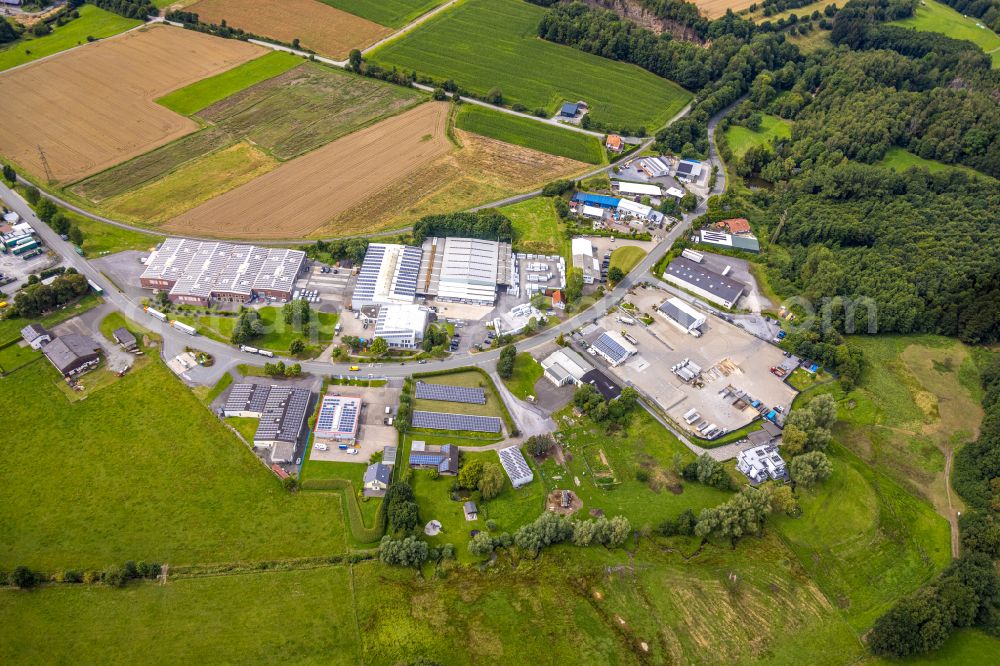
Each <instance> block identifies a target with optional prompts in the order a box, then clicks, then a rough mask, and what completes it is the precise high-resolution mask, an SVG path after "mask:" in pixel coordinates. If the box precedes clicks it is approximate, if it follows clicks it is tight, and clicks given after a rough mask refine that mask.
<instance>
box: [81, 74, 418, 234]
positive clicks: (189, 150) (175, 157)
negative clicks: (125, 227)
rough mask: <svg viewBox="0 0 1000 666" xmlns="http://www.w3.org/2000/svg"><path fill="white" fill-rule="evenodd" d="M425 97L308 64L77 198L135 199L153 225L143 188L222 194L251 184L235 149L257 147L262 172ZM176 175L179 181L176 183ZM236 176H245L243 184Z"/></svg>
mask: <svg viewBox="0 0 1000 666" xmlns="http://www.w3.org/2000/svg"><path fill="white" fill-rule="evenodd" d="M254 62H256V61H254ZM425 98H426V97H425V95H424V94H423V93H420V92H418V91H416V90H413V89H409V88H403V87H400V86H393V85H389V84H386V83H383V82H381V81H376V80H374V79H366V78H362V77H358V76H353V75H350V74H347V73H345V72H343V71H340V70H338V69H335V68H332V67H326V66H323V65H319V64H316V63H305V64H303V65H300V66H299V67H296V68H294V69H291V70H288V71H287V72H285V73H284V74H279V75H277V76H273V77H271V78H269V79H267V80H264V81H261V82H260V83H257V84H255V85H252V86H250V87H249V88H246V89H245V90H241V91H240V92H237V93H235V94H232V95H229V96H228V97H226V98H224V99H222V100H221V101H219V102H216V103H215V104H212V105H211V106H208V107H206V108H204V109H202V110H200V111H199V112H198V117H199V118H202V119H203V120H205V121H207V122H209V123H211V126H210V127H207V128H205V129H203V130H201V131H199V132H195V133H193V134H189V135H187V136H184V137H182V138H180V139H178V140H177V141H174V142H172V143H169V144H167V145H165V146H162V147H160V148H156V149H155V150H151V151H150V152H148V153H145V154H144V155H140V156H139V157H136V158H134V159H132V160H129V161H128V162H125V163H123V164H120V165H118V166H115V167H112V168H111V169H107V170H106V171H102V172H101V173H99V174H96V175H94V176H91V177H90V178H87V179H86V180H84V181H81V182H80V183H77V184H76V185H74V186H73V187H72V188H70V191H71V193H72V194H74V195H77V196H79V197H82V198H83V199H86V200H89V201H90V202H93V203H97V204H101V203H103V202H105V201H106V200H109V199H111V198H112V197H116V196H120V195H123V194H125V193H126V192H128V193H133V192H134V193H135V194H134V196H136V197H139V198H142V199H143V201H145V202H146V205H145V207H141V206H129V208H128V210H127V211H124V212H125V213H127V214H128V215H130V216H131V217H132V219H134V220H135V221H136V222H140V223H147V224H148V220H149V219H153V218H156V217H157V215H160V216H161V217H162V210H161V205H160V204H159V203H157V202H158V197H157V196H151V195H150V196H145V197H143V196H142V192H140V191H139V188H142V187H143V186H145V187H147V188H153V189H154V190H155V191H159V189H166V190H168V194H169V193H175V191H176V190H177V188H178V187H179V185H178V184H177V183H176V182H174V181H177V180H178V179H181V176H184V175H185V174H186V176H185V177H184V178H183V182H186V183H188V185H190V182H195V181H197V182H198V183H199V185H198V191H199V192H201V193H204V192H206V191H211V192H212V193H213V194H219V193H221V192H224V191H227V190H229V189H232V188H233V187H235V186H236V185H238V184H240V183H241V182H243V181H241V178H245V176H246V167H240V166H239V164H233V163H232V160H230V159H226V158H225V156H226V155H228V154H227V153H224V152H217V151H220V150H221V149H223V148H226V147H227V146H232V145H234V144H237V143H239V142H240V141H246V142H247V143H248V144H251V145H250V146H249V148H252V150H253V151H256V153H255V154H256V155H257V157H255V158H254V161H255V162H256V163H257V164H258V165H259V164H260V162H261V161H262V160H264V159H267V160H274V159H277V160H288V159H292V158H294V157H297V156H299V155H301V154H303V153H306V152H309V151H311V150H314V149H316V148H319V147H320V146H322V145H325V144H326V143H329V142H330V141H333V140H335V139H337V138H340V137H341V136H344V135H346V134H350V133H352V132H354V131H356V130H358V129H360V128H362V127H364V126H367V125H370V124H372V123H375V122H377V121H379V120H381V119H383V118H386V117H388V116H391V115H395V114H397V113H399V112H401V111H403V110H405V109H407V108H410V107H412V106H413V105H415V104H417V103H418V102H419V101H421V100H423V99H425ZM220 160H221V162H220ZM216 162H219V163H218V164H216ZM206 164H208V165H209V166H206ZM175 173H176V174H178V176H177V178H175V179H174V181H170V180H168V178H169V176H170V175H172V174H175ZM235 173H239V174H241V175H240V176H239V177H235V176H234V174H235ZM163 181H166V182H165V183H164V182H163ZM147 194H149V193H148V192H147ZM196 200H197V197H195V198H194V199H192V200H191V201H190V202H188V204H187V205H186V208H185V204H184V199H183V197H179V196H174V197H173V198H172V199H171V201H173V202H175V203H174V204H173V206H174V208H173V211H172V212H173V214H177V212H179V211H180V210H181V209H184V210H186V209H187V208H191V207H193V206H194V205H195V202H196ZM118 203H119V205H121V202H120V201H119V202H118ZM111 204H112V205H113V204H114V202H111ZM153 204H156V205H153Z"/></svg>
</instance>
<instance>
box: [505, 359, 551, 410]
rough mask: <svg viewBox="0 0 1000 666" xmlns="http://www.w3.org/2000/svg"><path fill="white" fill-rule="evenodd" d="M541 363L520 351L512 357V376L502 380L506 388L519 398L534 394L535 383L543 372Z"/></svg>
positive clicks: (522, 398)
mask: <svg viewBox="0 0 1000 666" xmlns="http://www.w3.org/2000/svg"><path fill="white" fill-rule="evenodd" d="M544 372H545V371H544V370H542V366H541V364H540V363H539V362H538V361H536V360H535V358H534V357H533V356H532V355H531V354H529V353H528V352H521V353H520V354H518V355H517V357H516V358H515V359H514V376H513V377H511V378H510V379H505V380H503V383H504V384H506V385H507V389H508V390H509V391H510V392H511V393H513V394H514V395H516V396H517V397H518V398H520V399H521V400H525V399H527V397H528V396H529V395H535V383H536V382H537V381H538V380H539V379H541V378H542V375H543V374H544Z"/></svg>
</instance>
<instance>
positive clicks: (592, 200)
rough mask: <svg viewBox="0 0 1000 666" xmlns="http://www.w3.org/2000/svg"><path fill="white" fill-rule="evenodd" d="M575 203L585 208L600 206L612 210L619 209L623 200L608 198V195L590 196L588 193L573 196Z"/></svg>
mask: <svg viewBox="0 0 1000 666" xmlns="http://www.w3.org/2000/svg"><path fill="white" fill-rule="evenodd" d="M573 201H575V202H577V203H581V204H583V205H584V206H598V207H600V208H607V209H610V210H614V209H616V208H618V204H619V203H621V199H619V198H618V197H612V196H608V195H607V194H590V193H588V192H577V193H576V194H574V195H573Z"/></svg>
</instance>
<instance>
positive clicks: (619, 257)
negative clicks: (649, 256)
mask: <svg viewBox="0 0 1000 666" xmlns="http://www.w3.org/2000/svg"><path fill="white" fill-rule="evenodd" d="M645 256H646V251H645V250H643V249H642V248H641V247H636V246H634V245H625V246H624V247H619V248H617V249H616V250H615V251H614V252H612V253H611V263H610V264H608V270H611V269H612V268H620V269H622V272H623V273H625V274H626V275H628V273H629V271H631V270H632V269H633V268H635V267H636V264H638V263H639V262H640V261H642V259H643V257H645Z"/></svg>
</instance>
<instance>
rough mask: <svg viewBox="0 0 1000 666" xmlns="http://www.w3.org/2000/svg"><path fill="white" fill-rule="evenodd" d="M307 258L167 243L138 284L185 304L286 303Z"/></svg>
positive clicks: (206, 244)
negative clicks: (163, 292) (267, 301)
mask: <svg viewBox="0 0 1000 666" xmlns="http://www.w3.org/2000/svg"><path fill="white" fill-rule="evenodd" d="M305 256H306V255H305V252H302V251H301V250H289V249H285V248H265V247H257V246H256V245H238V244H234V243H220V242H211V241H199V240H192V239H190V238H168V239H167V240H165V241H163V243H162V244H161V245H160V247H159V249H157V250H156V251H155V252H153V253H152V254H151V255H150V256H149V259H148V260H147V261H146V269H145V270H144V271H143V273H142V275H141V276H140V277H139V283H140V284H141V285H142V287H143V288H144V289H155V290H158V291H166V292H167V297H168V298H169V299H170V301H171V302H172V303H183V304H188V305H202V306H206V305H210V304H211V303H212V302H213V301H222V302H230V303H247V302H249V301H251V300H253V299H254V298H268V299H274V300H278V301H287V300H291V298H292V291H293V288H294V285H295V280H296V278H297V277H298V275H299V271H300V270H301V269H302V262H303V261H304V260H305Z"/></svg>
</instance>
